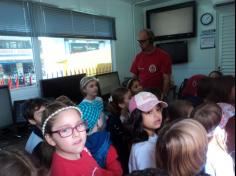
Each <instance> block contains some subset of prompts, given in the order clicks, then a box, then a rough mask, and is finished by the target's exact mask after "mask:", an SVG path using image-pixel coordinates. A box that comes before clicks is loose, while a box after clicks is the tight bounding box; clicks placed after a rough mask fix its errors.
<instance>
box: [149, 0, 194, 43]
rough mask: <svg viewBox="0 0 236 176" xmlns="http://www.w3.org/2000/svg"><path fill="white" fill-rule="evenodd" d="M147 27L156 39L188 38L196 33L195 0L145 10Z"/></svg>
mask: <svg viewBox="0 0 236 176" xmlns="http://www.w3.org/2000/svg"><path fill="white" fill-rule="evenodd" d="M146 18H147V21H146V22H147V28H149V29H151V30H152V31H153V32H154V35H155V38H156V40H170V39H179V38H190V37H195V35H196V24H195V23H196V20H195V19H196V2H195V1H191V2H186V3H182V4H177V5H173V6H167V7H162V8H157V9H152V10H148V11H147V12H146Z"/></svg>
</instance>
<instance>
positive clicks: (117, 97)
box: [106, 87, 129, 117]
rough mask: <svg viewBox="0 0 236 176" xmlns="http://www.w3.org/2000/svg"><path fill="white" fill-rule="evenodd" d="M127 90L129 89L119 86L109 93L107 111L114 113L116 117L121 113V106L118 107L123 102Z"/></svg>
mask: <svg viewBox="0 0 236 176" xmlns="http://www.w3.org/2000/svg"><path fill="white" fill-rule="evenodd" d="M128 92H129V89H127V88H124V87H120V88H117V89H116V90H114V91H113V92H112V94H111V98H112V100H111V102H109V103H108V105H107V108H106V109H107V111H109V112H110V113H112V114H114V115H116V116H117V117H118V116H120V115H121V108H120V107H119V104H121V103H123V102H124V98H125V97H124V96H125V94H127V93H128Z"/></svg>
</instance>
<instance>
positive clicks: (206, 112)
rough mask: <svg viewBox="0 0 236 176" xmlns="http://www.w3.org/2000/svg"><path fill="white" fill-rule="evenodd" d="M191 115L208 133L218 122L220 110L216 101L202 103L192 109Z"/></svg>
mask: <svg viewBox="0 0 236 176" xmlns="http://www.w3.org/2000/svg"><path fill="white" fill-rule="evenodd" d="M191 117H192V118H193V119H195V120H197V121H198V122H200V123H201V124H202V125H203V126H204V128H205V129H206V131H207V133H210V132H211V131H212V130H214V129H215V128H216V127H217V126H218V125H219V124H220V121H221V117H222V110H221V108H220V107H219V106H218V105H217V104H216V103H203V104H201V105H199V106H197V107H196V108H195V109H194V110H193V112H192V114H191Z"/></svg>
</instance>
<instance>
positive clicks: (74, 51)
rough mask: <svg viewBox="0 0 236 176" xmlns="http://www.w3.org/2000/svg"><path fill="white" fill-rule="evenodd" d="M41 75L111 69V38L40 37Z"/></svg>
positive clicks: (57, 75) (51, 75) (49, 75)
mask: <svg viewBox="0 0 236 176" xmlns="http://www.w3.org/2000/svg"><path fill="white" fill-rule="evenodd" d="M39 41H40V48H41V53H40V58H41V64H42V73H43V79H48V78H55V77H61V76H67V75H75V74H80V73H86V74H87V75H94V74H100V73H105V72H110V71H111V70H112V59H111V42H110V40H94V39H93V40H90V39H64V38H49V37H40V38H39Z"/></svg>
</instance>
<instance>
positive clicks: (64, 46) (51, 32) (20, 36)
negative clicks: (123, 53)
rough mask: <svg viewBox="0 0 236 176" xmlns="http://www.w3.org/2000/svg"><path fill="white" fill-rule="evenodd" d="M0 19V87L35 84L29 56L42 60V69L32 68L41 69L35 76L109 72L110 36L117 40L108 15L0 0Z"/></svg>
mask: <svg viewBox="0 0 236 176" xmlns="http://www.w3.org/2000/svg"><path fill="white" fill-rule="evenodd" d="M0 19H2V20H0V85H3V84H8V85H9V87H10V88H20V87H24V86H30V85H34V84H36V76H35V70H34V68H35V67H34V62H33V59H34V56H35V58H39V57H40V59H41V64H42V69H41V68H39V67H37V68H36V69H40V71H41V70H42V78H38V80H40V79H47V78H52V77H53V78H55V77H61V76H67V75H74V74H80V73H86V74H87V75H94V74H99V73H106V72H110V71H111V70H112V64H111V62H112V59H111V40H115V39H116V33H115V19H114V18H112V17H105V16H98V15H93V14H85V13H81V12H76V11H71V10H65V9H61V8H56V7H55V6H50V5H46V4H43V3H39V2H30V1H9V0H1V1H0ZM31 37H34V38H31ZM37 40H38V41H39V45H38V43H37ZM31 41H33V42H31ZM32 43H33V44H32ZM32 45H33V46H32ZM38 46H39V47H40V48H39V47H38ZM39 50H40V53H38V51H39ZM34 51H35V53H34ZM39 54H40V56H39ZM36 63H38V60H37V62H36ZM36 71H37V73H39V74H38V75H41V74H40V71H38V70H36Z"/></svg>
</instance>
